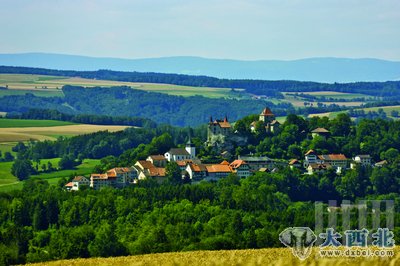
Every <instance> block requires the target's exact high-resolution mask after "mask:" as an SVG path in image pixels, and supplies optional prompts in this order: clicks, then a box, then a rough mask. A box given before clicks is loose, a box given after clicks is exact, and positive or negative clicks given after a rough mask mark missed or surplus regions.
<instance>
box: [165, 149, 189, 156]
mask: <svg viewBox="0 0 400 266" xmlns="http://www.w3.org/2000/svg"><path fill="white" fill-rule="evenodd" d="M168 153H170V154H172V155H190V154H189V153H188V152H187V150H185V149H182V148H173V149H170V150H169V151H168Z"/></svg>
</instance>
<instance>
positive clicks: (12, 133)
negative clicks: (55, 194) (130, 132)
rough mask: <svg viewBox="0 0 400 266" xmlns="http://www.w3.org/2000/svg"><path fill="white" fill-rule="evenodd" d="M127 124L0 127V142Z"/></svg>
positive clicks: (117, 128)
mask: <svg viewBox="0 0 400 266" xmlns="http://www.w3.org/2000/svg"><path fill="white" fill-rule="evenodd" d="M127 127H129V126H104V125H87V124H79V125H67V126H54V127H15V128H12V127H9V128H0V142H11V141H26V140H30V139H35V140H46V139H47V140H55V139H57V137H58V136H75V135H81V134H86V133H93V132H97V131H102V130H108V131H109V132H116V131H121V130H124V129H125V128H127Z"/></svg>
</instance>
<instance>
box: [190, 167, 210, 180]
mask: <svg viewBox="0 0 400 266" xmlns="http://www.w3.org/2000/svg"><path fill="white" fill-rule="evenodd" d="M185 171H186V172H187V173H188V175H189V178H190V179H191V180H192V181H197V180H201V179H203V178H205V177H206V176H207V167H206V166H205V165H203V164H196V163H188V164H187V165H186V169H185Z"/></svg>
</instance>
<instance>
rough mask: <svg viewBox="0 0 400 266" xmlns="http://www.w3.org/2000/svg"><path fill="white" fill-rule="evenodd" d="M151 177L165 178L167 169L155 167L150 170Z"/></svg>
mask: <svg viewBox="0 0 400 266" xmlns="http://www.w3.org/2000/svg"><path fill="white" fill-rule="evenodd" d="M149 173H150V176H152V177H156V176H160V177H162V176H165V168H162V167H154V168H150V169H149Z"/></svg>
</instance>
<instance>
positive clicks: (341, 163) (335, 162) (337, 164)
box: [318, 154, 349, 171]
mask: <svg viewBox="0 0 400 266" xmlns="http://www.w3.org/2000/svg"><path fill="white" fill-rule="evenodd" d="M318 157H319V159H320V160H321V161H322V162H324V163H327V164H330V165H331V166H332V167H333V168H335V169H337V170H339V171H341V169H347V167H348V164H349V160H348V159H347V158H346V156H345V155H344V154H325V155H319V156H318Z"/></svg>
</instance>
